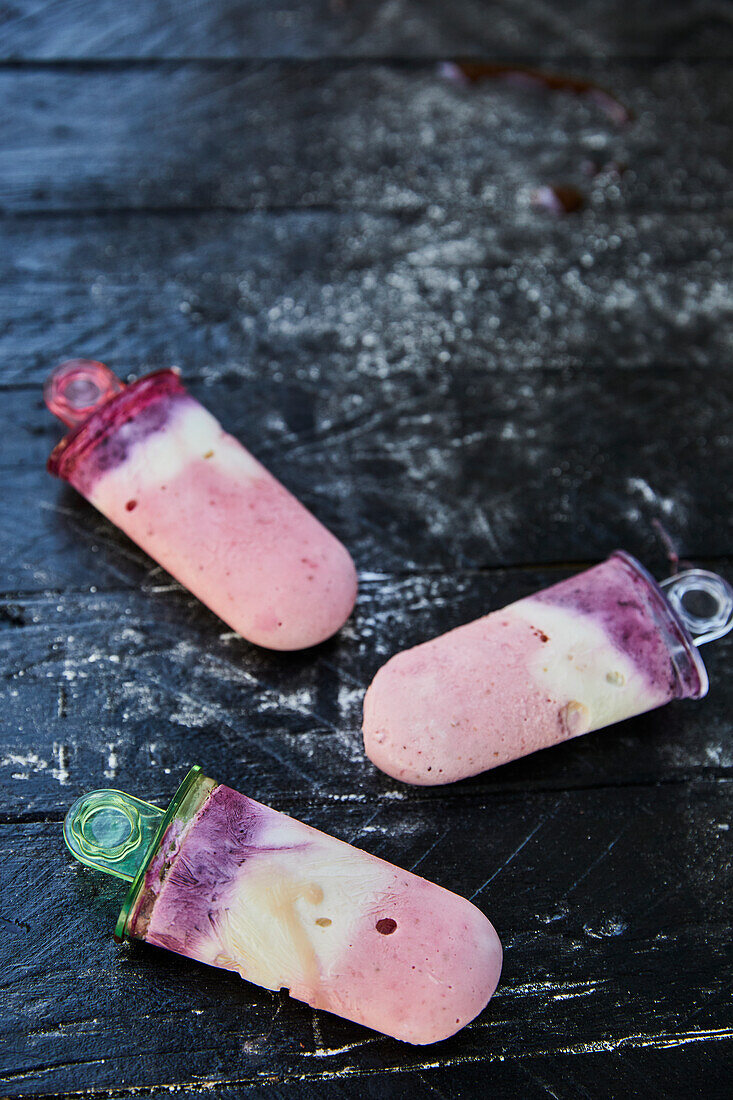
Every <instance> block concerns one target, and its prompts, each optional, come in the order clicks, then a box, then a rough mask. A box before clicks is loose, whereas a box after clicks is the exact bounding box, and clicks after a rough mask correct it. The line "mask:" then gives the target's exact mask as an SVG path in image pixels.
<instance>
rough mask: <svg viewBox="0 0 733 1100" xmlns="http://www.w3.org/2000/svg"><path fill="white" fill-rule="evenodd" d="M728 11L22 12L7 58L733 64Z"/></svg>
mask: <svg viewBox="0 0 733 1100" xmlns="http://www.w3.org/2000/svg"><path fill="white" fill-rule="evenodd" d="M732 53H733V13H731V7H730V4H729V3H726V2H725V0H693V2H692V3H690V2H689V0H670V2H668V3H666V4H664V6H663V7H662V8H661V9H660V7H659V5H658V4H655V3H654V2H653V0H643V2H641V3H637V4H634V5H633V6H629V5H628V4H624V3H619V2H614V3H608V2H605V0H588V2H585V3H583V2H580V0H570V2H568V3H565V4H562V5H561V4H552V3H543V2H538V0H529V2H527V3H524V4H522V5H516V4H511V3H508V2H507V0H493V2H489V0H453V2H452V3H451V4H450V5H446V4H445V3H443V2H441V0H391V2H390V3H374V2H373V0H301V2H296V0H228V2H226V3H217V4H212V3H206V4H202V3H200V2H199V0H180V2H179V3H176V4H170V3H168V2H167V0H149V2H147V3H146V2H145V0H128V2H127V3H125V4H119V3H116V2H115V0H98V2H97V3H95V4H93V5H91V4H85V3H80V2H77V3H73V4H71V3H69V2H68V0H12V2H9V3H6V4H5V5H4V6H3V8H2V9H0V56H2V57H5V58H33V59H41V58H42V59H48V60H55V59H59V58H61V59H65V58H89V59H96V58H130V57H134V58H140V57H144V58H153V59H159V58H173V59H175V58H181V57H196V58H199V57H212V58H213V57H215V58H242V57H245V58H247V57H257V58H273V57H274V58H281V57H296V58H320V57H324V56H326V57H332V56H338V57H385V56H386V57H418V58H422V57H441V56H446V55H449V54H462V55H464V54H472V55H476V54H484V55H487V56H490V57H511V58H516V57H518V56H519V57H527V56H532V57H537V56H542V57H544V58H545V59H552V58H562V59H566V58H567V57H568V55H573V56H575V57H588V56H591V57H593V56H599V57H607V56H609V55H614V54H617V55H621V56H632V57H650V56H651V57H657V56H663V57H670V56H674V55H676V54H678V55H681V56H683V57H685V58H690V57H710V56H713V57H730V56H731V54H732Z"/></svg>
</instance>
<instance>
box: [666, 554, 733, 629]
mask: <svg viewBox="0 0 733 1100" xmlns="http://www.w3.org/2000/svg"><path fill="white" fill-rule="evenodd" d="M660 588H662V589H663V591H664V594H665V596H666V597H667V600H668V601H669V603H670V604H671V605H672V608H673V610H674V611H675V613H676V614H677V616H678V618H680V619H681V620H682V622H683V623H684V625H685V626H686V627H687V630H688V631H689V633H690V635H691V637H692V641H693V643H694V644H695V645H696V646H701V645H705V644H706V643H707V642H714V641H715V640H716V638H722V637H723V636H724V635H725V634H727V633H728V631H729V630H730V629H731V628H733V588H732V587H731V585H730V584H728V582H727V581H726V580H724V579H723V577H719V576H718V574H717V573H710V572H708V570H707V569H686V570H685V571H684V572H683V573H678V574H677V575H676V576H674V577H668V578H667V580H666V581H661V582H660Z"/></svg>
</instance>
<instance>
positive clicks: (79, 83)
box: [0, 0, 733, 1100]
mask: <svg viewBox="0 0 733 1100" xmlns="http://www.w3.org/2000/svg"><path fill="white" fill-rule="evenodd" d="M629 7H630V6H629V5H621V4H617V5H614V4H610V3H605V4H603V3H598V2H597V0H583V2H582V3H581V2H579V0H569V2H565V3H560V2H551V0H548V2H547V3H534V2H532V3H526V4H510V3H496V4H489V3H481V2H479V0H452V2H451V3H449V4H448V3H444V2H442V0H422V2H421V0H395V2H394V3H376V2H375V0H369V2H367V0H331V2H330V3H329V2H328V0H320V2H319V0H309V2H306V0H278V2H275V0H250V2H248V3H247V2H244V0H240V2H236V0H210V2H208V3H199V2H196V0H182V2H180V3H178V4H176V5H173V4H168V3H165V2H164V0H156V2H153V0H145V2H143V0H126V2H125V3H124V4H122V3H120V2H119V0H98V2H96V3H92V2H91V0H90V2H88V3H83V2H80V3H76V4H73V3H63V2H61V0H55V2H54V0H42V2H41V3H38V2H35V0H13V2H11V3H10V4H5V5H4V6H3V7H2V8H0V27H2V32H1V33H0V51H1V53H2V57H3V59H4V60H3V62H2V64H1V65H0V95H1V96H2V103H3V110H2V112H1V114H0V148H1V149H2V158H1V159H0V210H1V212H2V217H1V218H0V237H1V247H0V333H1V334H2V345H1V347H0V370H1V371H2V375H1V380H0V386H1V397H2V399H1V400H0V438H1V439H2V452H1V453H2V469H3V479H4V484H5V489H4V491H3V493H2V497H1V500H0V508H1V509H2V521H1V522H0V540H1V541H0V547H1V551H2V553H1V558H2V571H3V572H2V603H1V605H0V626H2V628H3V629H2V631H1V632H0V644H1V646H2V681H1V687H0V691H1V693H2V694H1V698H2V746H1V753H2V756H1V760H0V763H1V764H2V772H1V774H2V784H3V803H2V815H3V816H2V825H1V827H0V838H1V843H2V853H1V859H2V873H3V887H2V895H1V900H2V921H3V923H2V941H1V942H2V949H3V952H2V953H3V956H4V961H3V964H2V993H3V1001H2V1005H1V1006H0V1008H1V1011H0V1027H1V1028H2V1033H3V1038H4V1045H3V1050H2V1084H0V1092H1V1093H2V1095H8V1096H14V1097H15V1096H32V1095H34V1096H62V1095H63V1096H68V1095H72V1094H73V1095H74V1096H101V1097H120V1098H123V1097H124V1098H130V1100H132V1098H133V1097H159V1096H160V1097H162V1096H170V1095H177V1096H198V1095H203V1096H206V1097H211V1098H215V1100H224V1098H228V1097H238V1096H241V1095H243V1094H244V1093H245V1092H246V1093H247V1095H252V1096H263V1097H265V1096H266V1097H276V1096H277V1097H287V1098H294V1097H319V1098H320V1097H324V1098H330V1097H375V1098H376V1097H380V1098H381V1097H421V1096H425V1097H431V1096H437V1097H459V1096H491V1097H522V1098H524V1097H527V1098H530V1100H531V1098H534V1097H556V1098H563V1100H565V1098H570V1097H573V1098H574V1097H593V1098H598V1097H636V1096H644V1097H649V1098H652V1097H660V1098H661V1097H664V1098H668V1097H680V1098H685V1100H687V1098H690V1097H695V1096H704V1097H706V1098H714V1097H723V1096H730V1087H731V1073H732V1072H733V1059H731V1051H732V1047H733V1043H732V1042H731V1040H732V1039H733V1010H732V1008H731V979H732V976H733V974H732V971H733V966H732V965H731V964H732V961H733V959H732V955H733V952H732V949H731V929H730V924H731V911H730V886H731V878H732V877H733V876H732V873H731V866H732V851H733V849H732V847H731V845H732V843H733V831H731V829H730V827H729V826H730V822H731V817H732V816H733V815H732V812H731V811H732V806H731V778H732V776H733V743H732V741H731V720H730V709H731V704H733V686H732V684H731V677H730V662H731V653H732V651H733V646H732V645H731V641H730V640H728V641H727V642H722V643H719V644H718V645H716V646H711V647H709V649H708V650H707V651H706V654H705V655H706V660H707V661H708V662H709V669H710V676H711V682H712V688H711V691H710V695H709V696H708V698H706V699H705V700H703V701H702V702H698V703H680V704H673V705H671V706H669V707H667V708H666V709H664V710H661V711H658V712H656V713H653V714H650V715H647V716H644V717H641V718H638V719H636V720H634V721H630V722H627V723H624V724H622V725H619V726H617V727H615V728H613V729H609V730H607V731H604V732H601V733H596V734H592V735H589V736H588V737H585V738H582V739H580V740H578V741H575V742H572V743H569V744H566V745H564V746H561V747H559V748H556V749H552V750H549V751H546V752H543V753H540V754H537V755H536V756H534V757H530V758H529V759H526V760H524V761H521V762H518V763H516V764H513V765H510V766H507V767H504V768H500V769H499V770H497V771H495V772H489V773H487V774H485V775H483V776H480V777H477V778H475V779H473V780H469V781H467V782H464V783H461V784H457V785H454V786H451V787H446V788H444V789H433V790H429V789H422V790H421V789H412V788H407V787H403V786H400V785H399V784H397V783H395V782H393V781H391V780H389V779H387V778H386V777H384V776H382V775H380V774H378V773H377V772H376V771H375V770H374V769H373V768H372V767H371V766H370V765H369V764H368V763H367V762H366V761H365V760H364V757H363V755H362V749H361V738H360V732H359V730H360V719H361V700H362V695H363V692H364V689H365V687H366V685H367V684H368V682H369V680H370V679H371V677H372V675H373V674H374V672H375V671H376V669H377V668H378V667H379V665H380V664H381V663H382V662H383V661H384V660H385V659H386V658H387V657H388V656H389V655H390V654H392V653H394V652H395V651H396V650H398V649H400V648H403V647H405V646H407V645H410V644H413V643H417V642H419V641H421V640H423V639H425V638H427V637H428V636H430V635H433V634H435V633H437V632H439V631H442V630H445V629H447V628H449V627H451V626H454V625H457V624H459V623H461V622H464V621H466V620H468V619H471V618H474V617H476V616H477V615H478V614H480V613H483V612H485V611H487V610H489V609H491V608H494V607H497V606H500V605H501V604H503V603H506V602H508V601H509V600H512V599H514V598H516V597H519V596H522V595H526V594H528V593H530V592H531V591H532V590H533V589H535V588H536V587H538V586H540V585H544V584H547V583H549V582H551V581H553V580H557V579H559V578H561V577H564V576H567V575H569V574H570V573H572V572H573V571H574V570H577V569H579V568H582V567H583V566H585V565H587V564H589V563H592V562H595V561H598V560H600V559H602V558H603V557H604V556H605V555H606V554H607V553H608V552H609V551H611V550H612V549H614V548H615V547H617V546H624V547H626V548H627V549H629V550H630V551H632V552H633V553H635V554H637V555H638V556H640V557H641V558H642V559H643V560H644V561H645V562H646V563H647V565H648V566H649V567H650V568H651V569H652V570H654V571H655V573H656V574H657V575H659V576H663V575H664V574H665V573H666V572H667V571H668V570H669V563H668V560H667V556H668V544H669V543H671V544H672V546H673V547H674V548H675V549H676V551H677V552H678V553H679V554H680V556H681V557H682V558H683V559H687V560H692V561H695V562H696V563H698V564H702V565H706V566H708V567H711V568H714V569H716V570H720V571H722V572H723V573H725V572H726V571H727V573H728V575H729V576H732V575H733V528H732V524H731V517H732V515H733V510H732V508H731V504H732V497H733V446H732V436H733V426H732V424H733V374H732V372H731V351H732V343H733V341H732V338H731V333H732V326H731V313H732V309H733V295H732V292H731V275H732V273H733V269H732V265H731V260H732V259H733V242H732V240H731V234H730V222H731V198H732V197H733V173H732V172H731V168H732V164H731V159H732V158H731V129H730V122H731V117H732V113H733V71H732V69H731V57H732V56H733V8H732V7H731V5H730V4H729V3H713V2H712V0H711V2H707V0H697V2H696V3H682V2H680V0H674V2H670V3H668V4H665V5H663V6H660V5H657V4H653V3H650V2H648V0H641V2H639V3H637V4H635V5H633V10H626V9H628V8H629ZM625 10H626V14H624V11H625ZM460 55H473V56H481V57H484V58H488V59H491V60H492V61H504V62H506V63H512V64H514V63H521V64H524V65H530V66H537V65H543V66H546V67H547V66H550V67H551V68H553V69H554V70H556V71H560V72H565V73H572V74H573V75H574V76H576V77H583V78H587V79H591V80H594V81H598V82H600V84H602V85H603V86H605V87H606V88H608V89H609V90H610V91H611V92H613V94H614V95H616V96H617V97H618V98H619V99H620V100H621V101H622V102H623V103H624V104H626V105H627V106H628V107H629V108H631V110H632V111H633V115H634V117H633V120H631V121H629V122H628V123H626V124H621V123H619V122H618V121H614V119H613V118H611V117H609V114H608V112H607V111H606V110H605V109H604V103H603V102H601V103H598V102H597V101H596V100H595V99H594V98H593V97H592V96H590V95H578V94H573V93H572V92H568V91H558V92H556V93H552V94H551V93H549V92H548V91H547V90H544V89H543V88H542V86H540V85H538V84H537V82H530V83H529V84H527V83H526V82H523V81H516V80H511V79H501V80H497V79H494V80H486V81H483V82H478V83H475V84H471V85H462V84H461V83H459V82H456V81H455V80H451V79H448V78H447V76H446V73H445V70H441V69H440V68H439V62H440V61H444V60H446V59H448V58H451V57H456V56H460ZM552 184H561V185H563V186H570V185H572V186H573V187H575V188H577V189H578V190H579V192H580V193H581V194H582V196H583V199H584V206H583V208H582V209H580V210H577V211H575V212H574V213H571V214H568V215H567V216H564V217H557V216H554V215H553V214H552V213H550V212H548V211H547V210H544V209H536V208H535V207H534V206H533V205H532V194H533V192H534V191H536V190H537V189H539V188H542V187H546V186H549V185H552ZM74 355H84V356H88V357H95V358H100V359H102V360H104V361H105V362H107V363H108V364H109V365H110V366H111V367H112V368H113V369H115V370H116V371H117V372H118V373H120V374H121V375H123V376H127V375H129V373H130V372H137V373H140V372H142V371H143V370H144V369H147V368H153V367H161V366H166V365H169V364H171V363H175V364H177V365H179V366H180V367H181V368H182V370H183V373H184V375H185V379H186V381H187V382H188V383H189V384H190V386H191V389H192V391H193V392H194V394H195V395H196V396H197V397H199V398H200V399H201V400H202V401H203V402H205V403H206V404H207V405H208V406H209V407H210V408H211V409H212V410H213V412H214V413H215V414H216V415H217V416H219V417H220V419H221V420H222V421H223V423H224V424H225V425H226V427H227V428H228V429H230V430H231V431H232V432H234V433H235V434H236V435H237V436H238V437H240V438H241V439H242V440H243V441H244V442H245V443H246V444H247V445H248V446H249V447H250V448H251V449H252V450H253V451H254V453H255V454H256V455H257V456H258V457H260V458H261V459H262V460H263V461H264V462H265V463H266V464H267V465H268V466H269V467H270V468H271V469H272V470H273V472H274V473H275V474H277V475H278V476H279V477H280V478H281V479H282V481H283V482H284V483H285V484H286V485H287V486H289V487H290V488H291V489H293V491H295V492H296V493H297V494H298V495H299V496H300V497H301V498H302V499H303V500H304V501H305V502H306V503H307V504H308V506H309V507H311V508H312V510H313V511H314V512H315V513H316V514H317V515H318V516H319V517H320V518H321V519H322V520H323V521H324V522H325V523H326V524H328V526H330V527H331V528H332V529H333V530H334V531H335V532H336V533H337V534H338V535H339V536H340V537H341V538H342V539H343V541H344V542H345V543H346V544H347V545H348V546H349V547H350V549H351V550H352V552H353V554H354V556H355V558H356V561H357V564H358V567H359V570H360V576H361V589H360V596H359V602H358V606H357V610H356V614H355V616H354V618H353V619H352V621H351V622H350V623H349V624H348V625H347V626H346V628H345V629H344V630H343V631H342V632H341V634H340V635H339V637H338V638H336V639H335V640H334V641H332V642H330V643H328V644H326V645H323V646H321V647H320V648H319V649H317V650H316V651H313V652H310V653H304V654H300V655H291V656H284V655H277V654H272V653H266V652H264V651H260V650H256V649H254V648H253V647H251V646H249V645H247V644H246V643H244V642H243V641H241V640H238V639H236V638H234V637H232V636H231V635H229V634H228V633H227V631H226V629H225V628H224V627H223V625H222V623H221V622H219V621H218V620H217V619H215V618H214V616H213V615H211V614H210V613H208V612H207V611H206V610H205V609H204V608H203V607H202V606H201V605H200V604H199V603H197V602H196V600H194V599H193V598H192V597H191V596H189V595H188V594H187V593H186V592H185V591H183V590H182V589H181V588H180V587H179V586H178V585H176V584H175V583H173V582H172V581H171V580H170V578H168V577H167V576H165V575H164V574H163V573H162V572H161V570H160V569H158V568H156V567H155V565H154V564H153V563H152V562H151V561H150V560H149V559H147V558H146V557H145V555H144V554H142V553H141V552H140V551H139V550H138V549H137V548H136V547H135V546H133V545H132V544H131V543H130V542H128V541H126V540H125V539H124V538H123V537H122V536H121V535H119V534H118V533H117V532H116V531H115V530H114V529H113V528H112V527H111V525H110V524H108V523H106V522H105V521H103V520H102V519H101V517H100V516H99V515H98V514H96V513H95V512H94V511H93V510H92V508H91V507H89V506H88V505H87V504H86V503H85V502H84V501H83V500H81V498H79V497H78V496H76V495H75V494H74V493H73V492H72V491H71V490H70V489H68V488H67V487H65V486H63V485H61V484H60V483H59V482H56V481H54V480H53V479H52V478H51V477H50V476H49V475H47V474H46V472H45V469H44V466H45V460H46V457H47V454H48V452H49V451H50V449H51V447H52V446H53V444H54V442H55V441H56V439H57V438H58V436H59V434H60V433H59V428H58V425H55V424H54V422H53V421H52V419H51V417H50V416H49V415H48V414H47V413H46V411H45V409H44V407H43V403H42V399H41V385H42V382H43V379H44V377H45V376H46V374H47V373H48V371H49V370H50V368H51V367H52V366H54V365H55V363H56V362H58V361H59V360H60V359H62V358H67V357H69V356H74ZM194 762H199V763H201V764H202V765H203V766H204V769H205V770H206V772H207V773H208V774H210V775H212V776H214V777H216V778H218V779H220V780H222V781H226V782H228V783H229V784H231V785H232V786H235V787H238V788H239V789H241V790H243V791H245V792H247V793H249V794H250V795H252V796H253V797H255V798H257V799H260V800H261V801H264V802H267V803H269V804H271V805H273V806H275V807H277V808H279V809H281V810H284V811H286V812H288V813H292V814H294V815H295V816H297V817H300V818H303V819H304V820H306V821H308V822H309V823H311V824H313V825H316V826H319V827H321V828H323V829H325V830H327V831H329V832H332V833H334V834H335V835H337V836H339V837H343V838H344V839H346V840H349V841H353V842H354V843H355V844H357V845H359V846H361V847H364V848H366V849H368V850H369V851H372V852H375V853H376V854H378V855H380V856H383V857H384V858H386V859H389V860H393V861H394V862H396V863H398V864H401V865H402V866H405V867H409V868H415V869H417V870H419V873H420V874H423V875H425V876H426V877H428V878H430V879H434V880H435V881H437V882H439V883H441V884H442V885H443V886H446V887H448V888H450V889H452V890H455V891H457V892H459V893H461V894H464V895H466V896H468V897H471V896H473V897H474V899H475V901H476V903H477V904H479V905H480V906H481V907H482V908H483V909H484V910H485V911H486V913H487V914H489V915H490V917H491V919H492V920H493V921H494V923H495V924H496V926H497V929H498V930H499V932H500V934H501V936H502V939H503V941H504V946H505V949H506V955H505V966H504V973H503V978H502V982H501V985H500V988H499V990H498V992H497V994H496V996H495V998H494V999H493V1000H492V1002H491V1004H490V1006H489V1007H488V1009H487V1010H486V1011H485V1012H484V1013H483V1014H482V1015H481V1016H480V1017H479V1018H478V1019H477V1020H476V1021H475V1022H474V1023H473V1024H471V1025H470V1026H469V1027H468V1028H466V1029H465V1030H464V1031H463V1032H461V1033H460V1034H459V1035H457V1036H455V1037H454V1038H453V1039H451V1040H449V1041H447V1042H445V1043H442V1044H439V1045H437V1046H435V1047H431V1048H423V1049H421V1048H411V1047H409V1046H406V1045H403V1044H400V1043H397V1042H395V1041H393V1040H390V1039H386V1038H382V1037H380V1036H378V1035H376V1034H375V1033H372V1032H368V1031H367V1030H365V1029H363V1028H359V1027H357V1026H355V1025H351V1024H348V1023H346V1022H344V1021H342V1020H339V1019H337V1018H336V1017H333V1016H330V1015H326V1014H321V1013H314V1012H312V1011H311V1010H309V1009H307V1008H305V1007H304V1006H302V1005H300V1004H298V1003H296V1002H294V1001H291V1000H289V999H288V998H286V997H284V996H280V995H276V994H272V993H268V992H266V991H263V990H260V989H258V988H256V987H254V986H251V985H248V984H245V983H243V982H242V981H240V980H239V979H238V978H236V977H234V976H232V975H230V974H227V973H225V972H223V971H217V970H213V969H208V968H206V967H203V966H199V965H196V964H193V963H191V964H187V963H185V962H181V960H179V959H177V958H175V957H174V956H172V955H169V954H167V953H165V952H162V951H157V950H155V949H152V948H146V947H144V946H142V945H135V946H123V947H119V946H116V945H115V944H114V943H113V941H112V935H111V933H112V929H113V927H114V921H115V917H116V914H117V911H118V908H119V905H120V903H121V899H122V896H123V894H124V887H123V886H122V884H117V883H116V882H115V880H113V879H107V878H105V877H104V876H101V875H95V874H94V873H92V872H89V871H87V870H85V869H83V868H81V867H80V866H78V865H74V864H73V862H72V860H71V859H70V857H69V856H68V855H67V853H66V851H65V849H64V847H63V845H62V841H61V821H62V819H63V815H64V812H65V810H66V808H67V807H68V806H69V804H70V803H71V801H72V800H73V799H74V798H75V797H76V796H77V795H79V794H80V793H82V792H83V791H86V790H89V789H91V788H95V787H99V786H110V785H111V786H120V787H122V788H124V789H126V790H128V791H130V792H131V793H135V794H138V795H139V796H141V797H142V798H145V799H148V800H151V801H157V802H159V803H161V804H165V803H166V802H167V800H168V799H169V798H170V796H171V795H172V793H173V791H174V789H175V787H176V785H177V782H178V780H179V779H180V778H181V776H182V775H183V774H184V772H185V770H186V768H187V767H188V766H189V765H190V764H192V763H194Z"/></svg>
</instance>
